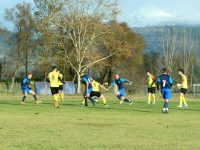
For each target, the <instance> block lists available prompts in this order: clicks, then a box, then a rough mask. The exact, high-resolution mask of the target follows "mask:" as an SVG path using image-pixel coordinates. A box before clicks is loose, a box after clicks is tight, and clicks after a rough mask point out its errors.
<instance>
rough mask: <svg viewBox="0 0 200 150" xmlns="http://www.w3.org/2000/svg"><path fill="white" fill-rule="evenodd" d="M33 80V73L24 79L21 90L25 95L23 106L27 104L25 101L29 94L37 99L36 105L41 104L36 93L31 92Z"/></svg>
mask: <svg viewBox="0 0 200 150" xmlns="http://www.w3.org/2000/svg"><path fill="white" fill-rule="evenodd" d="M31 78H32V73H28V76H27V77H25V78H23V79H22V82H21V90H22V93H23V98H22V101H21V104H25V99H26V97H27V95H28V94H29V93H30V94H31V95H33V98H34V99H35V103H36V104H39V103H40V102H41V101H39V100H38V99H37V97H36V95H35V92H34V91H33V90H31V87H30V80H31Z"/></svg>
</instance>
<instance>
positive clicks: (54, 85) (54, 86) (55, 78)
mask: <svg viewBox="0 0 200 150" xmlns="http://www.w3.org/2000/svg"><path fill="white" fill-rule="evenodd" d="M59 76H60V75H59V72H58V71H57V67H56V66H54V67H53V68H52V72H50V73H49V74H48V79H47V81H48V82H50V88H51V93H52V95H53V100H54V107H55V108H59V79H60V77H59Z"/></svg>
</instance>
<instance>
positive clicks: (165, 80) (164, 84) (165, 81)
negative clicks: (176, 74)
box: [157, 74, 173, 89]
mask: <svg viewBox="0 0 200 150" xmlns="http://www.w3.org/2000/svg"><path fill="white" fill-rule="evenodd" d="M157 84H158V85H160V86H161V89H170V88H171V86H172V84H173V80H172V78H171V77H170V76H169V75H167V74H163V75H160V76H159V77H158V78H157Z"/></svg>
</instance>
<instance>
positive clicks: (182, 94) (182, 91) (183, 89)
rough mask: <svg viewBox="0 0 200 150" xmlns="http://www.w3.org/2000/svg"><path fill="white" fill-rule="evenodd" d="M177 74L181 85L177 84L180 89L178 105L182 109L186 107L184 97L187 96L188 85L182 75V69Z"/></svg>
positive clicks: (184, 76)
mask: <svg viewBox="0 0 200 150" xmlns="http://www.w3.org/2000/svg"><path fill="white" fill-rule="evenodd" d="M178 74H179V76H180V77H181V82H182V83H181V84H177V86H178V88H179V89H180V104H179V106H178V107H179V108H182V107H183V104H184V107H188V105H187V102H186V100H185V95H186V94H187V89H188V84H187V77H186V75H185V74H184V71H183V69H179V70H178Z"/></svg>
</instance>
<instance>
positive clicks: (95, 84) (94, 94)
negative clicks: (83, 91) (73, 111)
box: [90, 79, 108, 107]
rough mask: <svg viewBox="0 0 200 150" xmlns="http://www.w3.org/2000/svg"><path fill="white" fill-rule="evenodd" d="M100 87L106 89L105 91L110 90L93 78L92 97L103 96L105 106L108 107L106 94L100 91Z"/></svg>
mask: <svg viewBox="0 0 200 150" xmlns="http://www.w3.org/2000/svg"><path fill="white" fill-rule="evenodd" d="M100 88H102V89H104V90H105V91H108V89H106V88H105V87H104V86H103V85H101V84H100V83H99V82H97V81H95V80H94V79H92V92H91V93H90V96H91V97H97V98H101V99H102V101H103V104H104V106H105V107H107V106H108V105H107V101H106V98H105V96H104V95H103V94H102V93H101V92H100Z"/></svg>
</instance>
